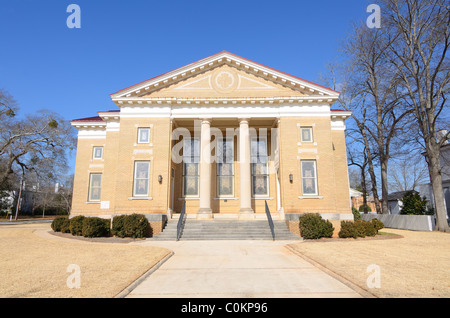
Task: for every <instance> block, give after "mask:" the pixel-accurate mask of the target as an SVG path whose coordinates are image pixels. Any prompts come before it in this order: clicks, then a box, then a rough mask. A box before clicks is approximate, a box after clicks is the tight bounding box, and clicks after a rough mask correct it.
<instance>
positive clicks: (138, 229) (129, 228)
mask: <svg viewBox="0 0 450 318" xmlns="http://www.w3.org/2000/svg"><path fill="white" fill-rule="evenodd" d="M123 231H124V232H125V236H126V237H132V238H143V237H149V236H150V224H149V222H148V220H147V218H146V217H145V215H143V214H131V215H127V217H126V218H125V219H124V221H123Z"/></svg>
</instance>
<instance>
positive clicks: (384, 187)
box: [380, 159, 389, 214]
mask: <svg viewBox="0 0 450 318" xmlns="http://www.w3.org/2000/svg"><path fill="white" fill-rule="evenodd" d="M380 161H381V195H382V197H381V213H382V214H389V207H388V195H389V190H388V180H387V160H386V159H383V160H380Z"/></svg>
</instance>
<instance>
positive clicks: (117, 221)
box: [111, 215, 127, 237]
mask: <svg viewBox="0 0 450 318" xmlns="http://www.w3.org/2000/svg"><path fill="white" fill-rule="evenodd" d="M126 217H127V216H126V215H116V216H115V217H113V220H112V233H111V234H112V235H115V236H118V237H125V231H124V227H123V223H124V221H125V218H126Z"/></svg>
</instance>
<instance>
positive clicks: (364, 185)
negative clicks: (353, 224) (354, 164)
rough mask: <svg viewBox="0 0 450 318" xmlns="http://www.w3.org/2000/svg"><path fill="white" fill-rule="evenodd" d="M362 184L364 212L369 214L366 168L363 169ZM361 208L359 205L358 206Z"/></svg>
mask: <svg viewBox="0 0 450 318" xmlns="http://www.w3.org/2000/svg"><path fill="white" fill-rule="evenodd" d="M361 186H362V193H363V206H364V213H366V214H367V212H368V210H367V189H366V173H365V169H361ZM358 210H359V207H358Z"/></svg>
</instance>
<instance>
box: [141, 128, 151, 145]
mask: <svg viewBox="0 0 450 318" xmlns="http://www.w3.org/2000/svg"><path fill="white" fill-rule="evenodd" d="M148 143H150V128H138V144H148Z"/></svg>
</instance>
